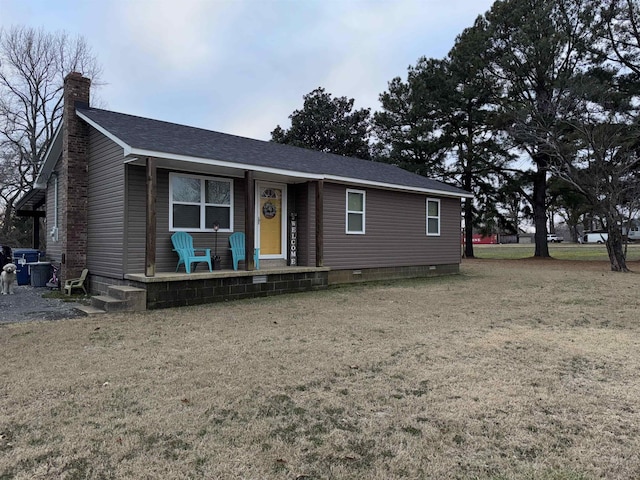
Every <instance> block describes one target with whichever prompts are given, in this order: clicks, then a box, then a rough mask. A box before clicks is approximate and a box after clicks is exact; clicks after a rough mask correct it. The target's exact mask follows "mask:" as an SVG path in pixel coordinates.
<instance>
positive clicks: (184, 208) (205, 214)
mask: <svg viewBox="0 0 640 480" xmlns="http://www.w3.org/2000/svg"><path fill="white" fill-rule="evenodd" d="M169 203H170V205H169V207H170V208H169V230H171V231H179V230H181V231H190V232H191V231H203V232H212V231H213V225H214V224H215V223H216V222H217V223H218V224H219V225H220V231H221V232H232V231H233V180H228V179H224V178H214V177H200V176H191V175H178V174H174V173H172V174H170V175H169Z"/></svg>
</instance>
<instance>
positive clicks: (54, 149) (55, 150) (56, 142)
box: [33, 119, 64, 189]
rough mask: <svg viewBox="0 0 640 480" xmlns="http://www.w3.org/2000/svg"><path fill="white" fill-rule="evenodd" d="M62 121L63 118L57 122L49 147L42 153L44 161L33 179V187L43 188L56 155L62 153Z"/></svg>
mask: <svg viewBox="0 0 640 480" xmlns="http://www.w3.org/2000/svg"><path fill="white" fill-rule="evenodd" d="M63 122H64V119H61V120H60V123H58V128H56V131H55V132H54V133H53V138H52V139H51V143H50V144H49V148H47V152H46V153H45V154H44V161H43V162H42V165H41V166H40V170H39V171H38V174H37V175H36V178H35V180H34V181H33V188H36V189H38V188H45V187H46V186H47V182H48V181H49V177H50V176H51V172H53V169H54V168H55V166H56V162H57V161H58V157H60V153H62V124H63Z"/></svg>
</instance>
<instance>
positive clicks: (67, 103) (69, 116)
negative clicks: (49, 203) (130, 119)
mask: <svg viewBox="0 0 640 480" xmlns="http://www.w3.org/2000/svg"><path fill="white" fill-rule="evenodd" d="M90 87H91V80H90V79H88V78H85V77H83V76H82V74H80V73H77V72H71V73H70V74H69V75H67V76H66V77H65V79H64V93H63V111H62V122H63V129H62V162H61V165H60V168H59V170H58V171H59V172H60V180H59V184H60V188H59V191H60V220H61V222H60V227H61V228H60V240H61V247H62V255H63V257H62V259H63V263H62V265H61V269H60V277H61V280H62V281H64V280H65V279H69V278H74V277H79V276H80V273H81V272H82V269H83V268H86V267H87V223H88V219H87V194H88V186H89V181H88V179H89V175H88V169H89V126H88V125H87V124H86V123H85V122H84V121H82V120H81V119H80V118H78V116H77V115H76V107H77V106H81V107H88V106H89V88H90Z"/></svg>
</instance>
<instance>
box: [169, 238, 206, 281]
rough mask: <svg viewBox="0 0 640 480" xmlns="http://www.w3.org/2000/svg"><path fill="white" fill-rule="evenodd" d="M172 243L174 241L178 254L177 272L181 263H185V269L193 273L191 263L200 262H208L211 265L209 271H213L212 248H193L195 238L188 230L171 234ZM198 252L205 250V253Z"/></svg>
mask: <svg viewBox="0 0 640 480" xmlns="http://www.w3.org/2000/svg"><path fill="white" fill-rule="evenodd" d="M171 243H173V250H174V252H177V254H178V265H177V266H176V272H177V271H178V268H180V265H182V264H184V269H185V270H186V271H187V273H191V264H192V263H196V264H197V263H200V262H205V263H207V264H208V265H209V271H210V272H212V271H213V269H212V268H211V249H210V248H193V238H192V237H191V235H189V234H188V233H186V232H176V233H174V234H173V235H171ZM196 252H204V255H196ZM196 267H197V265H196ZM194 270H195V269H194Z"/></svg>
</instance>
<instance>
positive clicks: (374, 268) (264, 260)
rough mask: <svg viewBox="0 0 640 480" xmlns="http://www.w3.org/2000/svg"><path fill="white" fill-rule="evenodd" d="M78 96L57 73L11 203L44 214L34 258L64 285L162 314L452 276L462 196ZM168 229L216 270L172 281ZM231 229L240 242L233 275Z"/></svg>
mask: <svg viewBox="0 0 640 480" xmlns="http://www.w3.org/2000/svg"><path fill="white" fill-rule="evenodd" d="M89 87H90V80H89V79H87V78H84V77H82V75H80V74H78V73H71V74H69V75H68V76H67V77H66V79H65V88H64V97H63V102H64V107H63V108H64V110H63V120H62V122H61V124H60V126H59V127H58V129H57V132H56V134H55V137H54V139H53V142H52V144H51V146H50V148H49V150H48V152H47V154H46V157H45V159H44V161H43V164H42V168H41V170H40V172H39V174H38V176H37V178H36V180H35V184H34V191H32V192H30V193H29V194H28V195H27V196H25V199H27V200H26V202H23V203H24V204H23V205H22V208H23V209H28V208H29V205H31V206H34V207H35V206H36V205H41V204H43V203H44V204H46V229H47V245H46V252H47V256H48V258H49V259H50V260H51V261H53V262H56V263H60V264H61V277H62V278H63V279H64V278H71V277H74V276H77V275H79V273H80V271H81V270H82V269H83V268H85V267H87V268H89V271H90V282H89V285H90V289H91V292H92V293H94V294H101V295H105V294H107V293H108V291H109V289H110V288H111V287H113V286H118V285H120V286H129V287H136V288H139V289H141V290H145V291H146V301H145V303H146V308H161V307H167V306H173V305H187V304H192V303H206V302H212V301H217V300H222V299H231V298H242V297H248V296H255V295H268V294H274V293H280V292H285V291H299V290H309V289H317V288H324V287H326V286H327V285H329V284H334V283H340V282H352V281H360V280H374V279H383V278H400V277H416V276H427V275H436V274H449V273H456V272H458V271H459V264H460V253H461V252H460V211H461V209H460V201H461V199H462V198H470V197H471V194H469V193H468V192H465V191H463V190H460V189H458V188H456V187H453V186H450V185H446V184H444V183H441V182H437V181H435V180H431V179H428V178H424V177H422V176H419V175H415V174H413V173H410V172H407V171H405V170H402V169H400V168H398V167H396V166H393V165H388V164H385V163H377V162H372V161H367V160H361V159H356V158H347V157H342V156H339V155H333V154H327V153H321V152H316V151H311V150H307V149H302V148H297V147H292V146H288V145H281V144H277V143H272V142H264V141H258V140H252V139H248V138H242V137H238V136H234V135H227V134H223V133H218V132H213V131H208V130H203V129H199V128H194V127H188V126H184V125H177V124H173V123H168V122H163V121H158V120H152V119H148V118H141V117H137V116H132V115H126V114H123V113H116V112H111V111H107V110H100V109H96V108H92V107H91V106H90V104H89ZM34 209H35V208H34ZM214 225H217V226H218V227H219V228H218V230H217V231H214ZM176 231H186V232H189V234H190V235H191V236H192V237H193V239H194V245H195V246H196V247H201V248H204V247H206V248H210V249H211V251H212V254H217V255H218V256H220V257H221V259H220V260H221V268H222V270H214V272H212V273H211V272H209V269H208V267H207V268H204V267H202V266H199V267H197V270H196V271H195V273H194V272H192V273H191V274H186V273H183V272H184V270H181V271H180V272H177V273H176V263H177V256H176V253H175V252H174V251H173V250H172V244H171V240H170V237H171V235H172V234H173V233H174V232H176ZM233 232H245V234H246V238H247V241H246V245H245V248H246V251H247V255H246V258H247V259H248V261H247V262H246V263H244V264H243V263H241V267H243V268H244V269H243V270H238V271H233V270H232V269H231V268H232V267H231V265H232V262H231V254H230V251H229V249H228V246H229V242H228V237H229V235H230V234H231V233H233ZM254 248H258V249H259V261H260V270H255V265H254V260H253V252H254Z"/></svg>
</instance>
